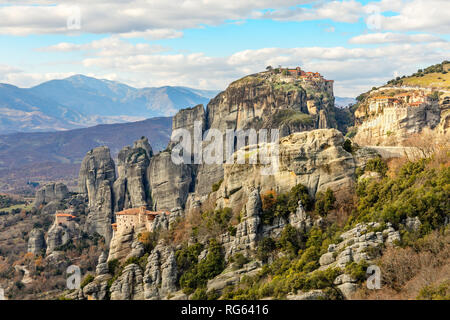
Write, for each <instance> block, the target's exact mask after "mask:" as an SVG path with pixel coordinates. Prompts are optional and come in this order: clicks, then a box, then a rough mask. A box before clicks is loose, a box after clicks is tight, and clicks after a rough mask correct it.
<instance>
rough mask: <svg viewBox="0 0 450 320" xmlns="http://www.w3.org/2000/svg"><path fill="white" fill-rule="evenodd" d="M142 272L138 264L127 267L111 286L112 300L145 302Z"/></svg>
mask: <svg viewBox="0 0 450 320" xmlns="http://www.w3.org/2000/svg"><path fill="white" fill-rule="evenodd" d="M142 276H143V275H142V270H141V268H140V267H139V266H138V265H137V264H134V263H132V264H129V265H127V266H126V267H125V268H124V269H123V271H122V274H121V275H120V276H119V278H118V279H117V280H116V281H114V283H113V284H112V285H111V289H110V291H111V300H143V299H144V289H143V284H142Z"/></svg>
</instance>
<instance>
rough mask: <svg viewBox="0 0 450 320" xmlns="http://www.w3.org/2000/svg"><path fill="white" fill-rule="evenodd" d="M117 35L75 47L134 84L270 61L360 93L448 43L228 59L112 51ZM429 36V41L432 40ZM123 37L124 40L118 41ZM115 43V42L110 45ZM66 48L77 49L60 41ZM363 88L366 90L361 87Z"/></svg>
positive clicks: (209, 76) (222, 77)
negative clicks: (83, 50)
mask: <svg viewBox="0 0 450 320" xmlns="http://www.w3.org/2000/svg"><path fill="white" fill-rule="evenodd" d="M116 40H117V39H116V38H114V37H113V38H108V40H104V41H105V42H106V43H107V44H109V45H110V49H106V47H107V45H106V44H104V43H102V44H101V45H100V44H99V43H98V42H95V41H94V42H92V43H89V44H84V45H75V48H78V46H81V47H82V48H84V49H86V48H102V49H99V50H100V51H95V50H94V51H89V50H88V51H87V52H86V55H87V56H86V57H85V58H84V59H83V60H82V62H81V63H82V65H83V66H84V68H86V70H90V71H92V72H94V73H96V74H115V75H119V76H118V77H117V80H119V81H123V82H125V83H129V84H131V85H134V86H138V87H144V86H162V85H184V86H191V87H197V88H204V89H217V88H225V87H226V86H227V85H228V84H229V83H230V82H232V81H234V80H236V79H238V78H240V77H242V76H244V75H246V74H250V73H254V72H258V71H261V70H264V69H265V67H266V66H267V65H272V66H278V65H283V66H291V67H292V66H297V65H300V66H302V67H303V68H304V69H306V70H311V71H319V72H321V73H322V74H323V75H324V76H325V77H327V78H329V79H334V80H335V88H336V93H337V95H345V96H351V95H357V94H359V93H360V92H361V91H365V90H367V89H369V88H371V87H372V86H378V85H380V84H382V83H383V82H384V81H386V80H389V79H390V78H392V74H393V72H394V71H398V72H399V74H409V73H411V72H413V71H415V70H417V69H418V68H421V67H425V66H427V65H430V64H434V63H437V62H439V61H442V60H444V59H447V58H448V52H449V51H450V43H449V42H446V41H434V42H429V43H419V42H418V43H414V44H411V43H398V44H387V45H385V46H382V47H378V48H345V47H329V48H324V47H300V48H263V49H258V50H244V51H240V52H236V53H234V54H232V55H230V56H226V57H211V56H208V55H206V54H204V53H189V54H182V53H177V54H167V53H165V54H161V53H154V52H151V50H150V51H149V52H146V50H149V48H148V47H144V49H142V48H140V46H141V44H130V43H128V44H127V46H130V47H129V48H128V49H126V52H127V54H113V53H114V52H115V51H116V50H119V48H120V47H121V45H118V46H117V47H116V46H114V44H115V41H116ZM428 40H429V39H428ZM119 41H121V40H119ZM111 43H112V44H113V45H111ZM56 47H58V48H62V50H69V49H73V48H72V47H71V46H70V44H64V45H62V44H59V45H57V46H56ZM361 88H365V89H364V90H361Z"/></svg>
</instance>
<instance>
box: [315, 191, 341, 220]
mask: <svg viewBox="0 0 450 320" xmlns="http://www.w3.org/2000/svg"><path fill="white" fill-rule="evenodd" d="M335 202H336V198H335V196H334V193H333V191H332V190H331V189H330V188H328V189H327V190H326V191H325V193H323V192H318V193H317V195H316V204H315V212H316V213H317V214H318V215H320V216H326V215H327V214H328V212H329V211H330V210H333V209H334V203H335Z"/></svg>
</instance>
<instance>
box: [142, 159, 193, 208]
mask: <svg viewBox="0 0 450 320" xmlns="http://www.w3.org/2000/svg"><path fill="white" fill-rule="evenodd" d="M147 175H148V180H149V182H150V190H151V198H152V201H153V209H154V210H171V209H173V208H175V207H184V205H185V203H186V199H187V196H188V193H189V192H190V191H192V185H193V167H192V166H190V165H185V164H179V165H176V164H174V162H173V161H172V159H171V154H170V152H161V153H159V154H157V155H156V156H154V157H153V158H152V161H151V162H150V166H149V169H148V173H147Z"/></svg>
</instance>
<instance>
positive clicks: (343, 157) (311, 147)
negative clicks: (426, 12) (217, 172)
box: [217, 129, 356, 206]
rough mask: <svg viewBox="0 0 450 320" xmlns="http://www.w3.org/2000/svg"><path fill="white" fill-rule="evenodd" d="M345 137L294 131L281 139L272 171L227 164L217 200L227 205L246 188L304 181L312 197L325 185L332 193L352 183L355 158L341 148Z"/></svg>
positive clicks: (326, 132)
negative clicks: (277, 164) (277, 160)
mask: <svg viewBox="0 0 450 320" xmlns="http://www.w3.org/2000/svg"><path fill="white" fill-rule="evenodd" d="M343 142H344V138H343V136H342V133H340V132H339V131H337V130H336V129H321V130H314V131H308V132H297V133H294V134H292V135H290V136H288V137H284V138H282V139H281V140H280V145H279V166H278V169H277V170H276V171H275V172H274V174H271V175H267V174H264V173H263V170H265V168H266V166H263V165H253V166H251V165H248V164H229V165H228V164H226V165H224V169H225V175H224V181H223V183H222V185H221V188H220V189H219V191H218V192H217V195H218V203H219V204H221V205H222V206H229V205H230V204H232V203H233V202H237V201H238V200H237V199H239V198H241V197H242V196H243V195H245V194H246V193H247V192H248V190H252V189H254V188H259V189H260V190H261V192H264V191H267V190H274V191H276V192H277V193H279V192H287V191H289V190H290V189H291V188H292V187H294V186H295V185H297V184H299V183H300V184H303V185H304V186H306V187H307V188H308V190H309V193H310V194H311V195H312V196H314V195H315V194H316V192H318V191H325V190H326V189H327V188H330V189H332V190H333V191H334V192H337V193H338V192H340V191H344V190H346V189H348V187H350V186H351V185H352V183H353V175H354V170H355V168H356V159H355V158H354V157H353V156H352V154H351V153H349V152H347V151H345V150H344V149H343V147H342V144H343Z"/></svg>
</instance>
